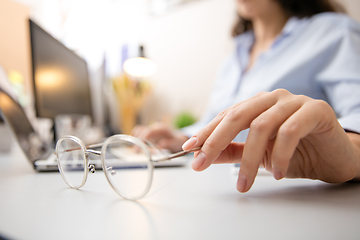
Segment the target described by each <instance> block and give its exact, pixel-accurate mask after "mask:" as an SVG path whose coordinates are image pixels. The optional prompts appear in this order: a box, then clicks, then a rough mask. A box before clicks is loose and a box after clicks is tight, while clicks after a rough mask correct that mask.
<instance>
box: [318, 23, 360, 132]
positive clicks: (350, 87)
mask: <svg viewBox="0 0 360 240" xmlns="http://www.w3.org/2000/svg"><path fill="white" fill-rule="evenodd" d="M338 27H339V28H338V29H337V30H338V31H339V32H340V33H339V36H338V38H336V39H335V40H334V44H333V48H332V49H333V54H332V56H331V58H330V60H329V62H328V63H327V64H326V66H325V67H324V69H323V70H322V71H321V72H320V74H319V75H318V80H319V82H320V84H321V87H322V89H324V91H325V94H326V95H327V97H328V100H329V103H330V105H331V106H332V107H333V109H334V111H335V113H336V114H337V116H338V120H339V123H340V124H341V126H342V127H343V128H344V129H345V130H350V131H354V132H357V133H360V24H359V23H357V22H355V21H352V20H350V19H348V20H347V21H346V22H344V23H343V24H341V25H340V26H338ZM340 27H341V28H340Z"/></svg>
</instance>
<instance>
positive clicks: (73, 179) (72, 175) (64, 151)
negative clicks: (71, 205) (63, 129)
mask: <svg viewBox="0 0 360 240" xmlns="http://www.w3.org/2000/svg"><path fill="white" fill-rule="evenodd" d="M69 149H71V151H69ZM57 154H58V161H59V168H60V172H61V175H62V177H63V179H64V181H65V182H66V183H67V184H68V185H69V186H70V187H72V188H80V187H82V186H83V185H84V183H85V180H86V179H85V178H86V172H85V170H86V168H85V164H86V159H85V153H84V149H83V147H82V146H81V145H80V144H79V143H78V142H76V141H74V140H73V139H70V138H64V139H62V140H61V141H60V142H58V144H57Z"/></svg>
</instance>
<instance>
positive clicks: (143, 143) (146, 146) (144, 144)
mask: <svg viewBox="0 0 360 240" xmlns="http://www.w3.org/2000/svg"><path fill="white" fill-rule="evenodd" d="M115 138H116V139H120V140H123V141H127V142H130V143H132V144H134V145H138V146H140V147H141V148H142V150H144V152H145V155H146V157H147V159H148V162H147V165H148V167H149V173H150V174H149V176H148V181H147V186H146V188H145V190H144V192H143V193H142V194H140V195H138V196H136V197H133V198H129V197H126V196H123V195H122V194H120V193H119V192H118V191H117V189H116V188H115V187H114V186H113V184H112V183H111V180H110V179H109V176H108V175H107V173H106V172H107V171H106V169H104V167H105V166H106V164H105V154H103V153H105V147H107V146H108V145H109V143H111V142H112V141H113V140H114V139H115ZM65 139H69V140H72V141H74V142H75V143H77V144H78V145H79V146H80V147H81V150H82V152H83V154H84V161H85V162H84V177H83V180H82V182H81V183H80V185H79V186H73V185H71V184H69V183H68V181H67V180H66V177H65V174H64V170H63V169H62V166H61V164H60V160H59V151H58V149H59V145H60V144H61V142H62V141H64V140H65ZM98 147H101V151H97V150H94V149H91V148H98ZM150 148H155V149H157V150H159V151H160V152H161V153H163V154H164V156H163V157H161V158H157V159H153V158H152V155H151V153H150V151H149V150H150ZM200 149H201V147H197V148H194V149H190V150H187V151H180V152H176V153H173V154H170V155H168V156H166V154H165V153H164V152H163V151H161V150H160V149H159V148H157V147H156V146H155V145H154V144H152V143H151V142H149V141H147V140H142V139H139V138H137V137H134V136H130V135H126V134H116V135H113V136H110V137H108V138H107V139H106V140H105V141H104V142H102V143H96V144H91V145H88V146H86V145H85V144H84V142H83V141H82V140H81V139H80V138H78V137H76V136H64V137H62V138H60V139H59V140H58V141H57V143H56V147H55V151H54V153H55V155H56V159H57V165H58V169H59V172H60V174H61V177H62V179H63V180H64V182H65V183H66V184H67V185H68V186H69V187H71V188H74V189H80V188H81V187H83V186H84V185H85V183H86V181H87V177H88V172H91V173H95V171H96V170H95V166H94V164H90V163H89V161H90V159H89V154H94V155H98V156H100V157H101V158H100V160H101V168H102V170H103V172H104V174H105V177H106V180H107V181H108V183H109V184H110V186H111V187H112V189H113V190H114V191H115V192H116V193H117V194H118V195H119V196H120V197H122V198H124V199H128V200H138V199H141V198H143V197H144V196H145V195H146V194H147V193H148V192H149V190H150V188H151V185H152V180H153V172H154V163H156V162H163V161H169V160H171V159H174V158H178V157H182V156H184V155H186V154H188V153H193V152H197V151H199V150H200ZM74 150H80V149H79V148H75V149H68V150H66V152H69V151H74Z"/></svg>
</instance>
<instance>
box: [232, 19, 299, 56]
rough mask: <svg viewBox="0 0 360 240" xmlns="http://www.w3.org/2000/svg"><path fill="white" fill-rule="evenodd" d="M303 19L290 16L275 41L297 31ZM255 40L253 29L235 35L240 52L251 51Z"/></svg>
mask: <svg viewBox="0 0 360 240" xmlns="http://www.w3.org/2000/svg"><path fill="white" fill-rule="evenodd" d="M302 20H303V19H300V18H298V17H291V18H289V20H288V21H287V22H286V24H285V26H284V27H283V29H282V30H281V33H280V34H279V36H278V37H277V39H276V40H275V42H279V41H280V40H281V39H283V38H284V37H286V36H289V35H290V34H291V33H293V32H294V31H296V29H297V28H298V26H299V25H301V22H302ZM254 41H255V36H254V32H253V30H249V31H247V32H245V33H243V34H240V35H239V36H236V37H235V42H236V46H237V48H238V52H239V51H241V52H243V51H245V52H249V51H250V48H251V46H252V45H253V43H254Z"/></svg>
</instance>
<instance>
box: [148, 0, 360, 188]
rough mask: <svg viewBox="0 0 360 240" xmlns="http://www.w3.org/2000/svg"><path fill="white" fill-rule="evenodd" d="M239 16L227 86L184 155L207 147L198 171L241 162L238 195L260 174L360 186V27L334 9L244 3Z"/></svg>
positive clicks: (300, 2) (279, 1) (221, 86)
mask: <svg viewBox="0 0 360 240" xmlns="http://www.w3.org/2000/svg"><path fill="white" fill-rule="evenodd" d="M237 6H238V13H239V15H240V21H239V25H238V27H236V28H235V31H234V32H235V33H237V34H238V33H239V32H240V33H241V34H240V35H238V36H237V37H236V38H235V41H236V51H235V53H234V54H233V55H232V56H231V57H230V58H229V59H228V61H227V62H226V63H225V67H224V68H223V71H222V76H225V77H223V78H220V80H219V81H218V82H217V83H216V86H215V89H216V91H214V94H213V95H212V98H211V103H210V109H209V110H208V112H207V113H206V115H205V116H204V118H203V119H202V120H201V121H200V122H198V123H197V124H196V125H194V126H191V127H189V128H187V129H184V133H186V134H185V135H187V134H189V133H190V132H196V131H198V130H199V129H201V128H202V129H201V130H200V131H198V133H196V134H195V135H194V136H193V137H192V138H191V139H189V140H188V141H187V142H186V143H185V144H184V145H183V149H184V150H188V149H190V148H193V147H197V146H202V149H201V151H200V152H198V153H197V154H195V156H196V158H195V160H194V162H193V164H192V166H193V168H194V169H195V170H197V171H202V170H204V169H206V168H207V167H208V166H210V165H211V164H212V163H225V162H232V163H233V162H241V170H240V173H239V178H238V183H237V188H238V190H239V191H240V192H246V191H248V190H249V189H250V187H251V185H252V183H253V181H254V179H255V177H256V174H257V170H258V167H259V166H264V167H265V168H266V169H267V170H268V171H270V172H272V173H273V175H274V177H275V178H276V179H281V178H283V177H305V178H311V179H320V180H323V181H327V182H344V181H348V180H351V179H355V178H358V177H360V135H359V134H358V133H360V122H359V120H358V119H360V70H359V69H360V68H359V65H360V26H359V24H358V23H356V22H354V21H353V20H351V19H350V18H349V17H347V16H345V15H343V14H339V13H334V12H335V11H336V7H335V5H332V4H331V2H330V1H326V0H316V1H304V0H238V1H237ZM279 89H280V90H279ZM283 89H287V90H283ZM259 92H261V93H259ZM254 95H255V96H254ZM304 95H306V97H305V96H304ZM315 99H316V100H315ZM219 103H220V104H219ZM231 105H232V106H231ZM330 105H331V106H330ZM228 106H231V107H229V108H227V107H228ZM226 108H227V109H226ZM223 109H226V110H223ZM215 112H216V113H219V112H221V113H220V114H218V115H217V116H216V114H215ZM337 117H338V118H337ZM211 119H213V120H212V121H211ZM210 121H211V122H210ZM209 122H210V123H209ZM158 129H161V128H158ZM158 129H156V130H158ZM246 129H248V130H246ZM194 130H196V131H194ZM344 130H345V131H347V132H345V131H344ZM161 131H163V132H164V129H161ZM161 131H160V132H161ZM149 132H151V131H149ZM354 132H355V133H354ZM154 133H156V131H152V134H153V135H152V137H153V136H154V135H155V136H156V134H154ZM149 135H150V136H151V134H149ZM190 135H191V134H190ZM169 136H170V135H168V137H169ZM171 137H172V138H171ZM171 137H169V139H170V140H171V141H170V142H172V141H174V142H175V139H176V140H177V141H178V142H180V141H179V139H180V137H183V136H182V135H174V136H171ZM154 139H155V140H158V139H156V137H155V138H154ZM159 139H160V138H159ZM182 139H184V138H182ZM233 139H235V140H236V142H232V140H233ZM244 141H245V143H239V142H244Z"/></svg>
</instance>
